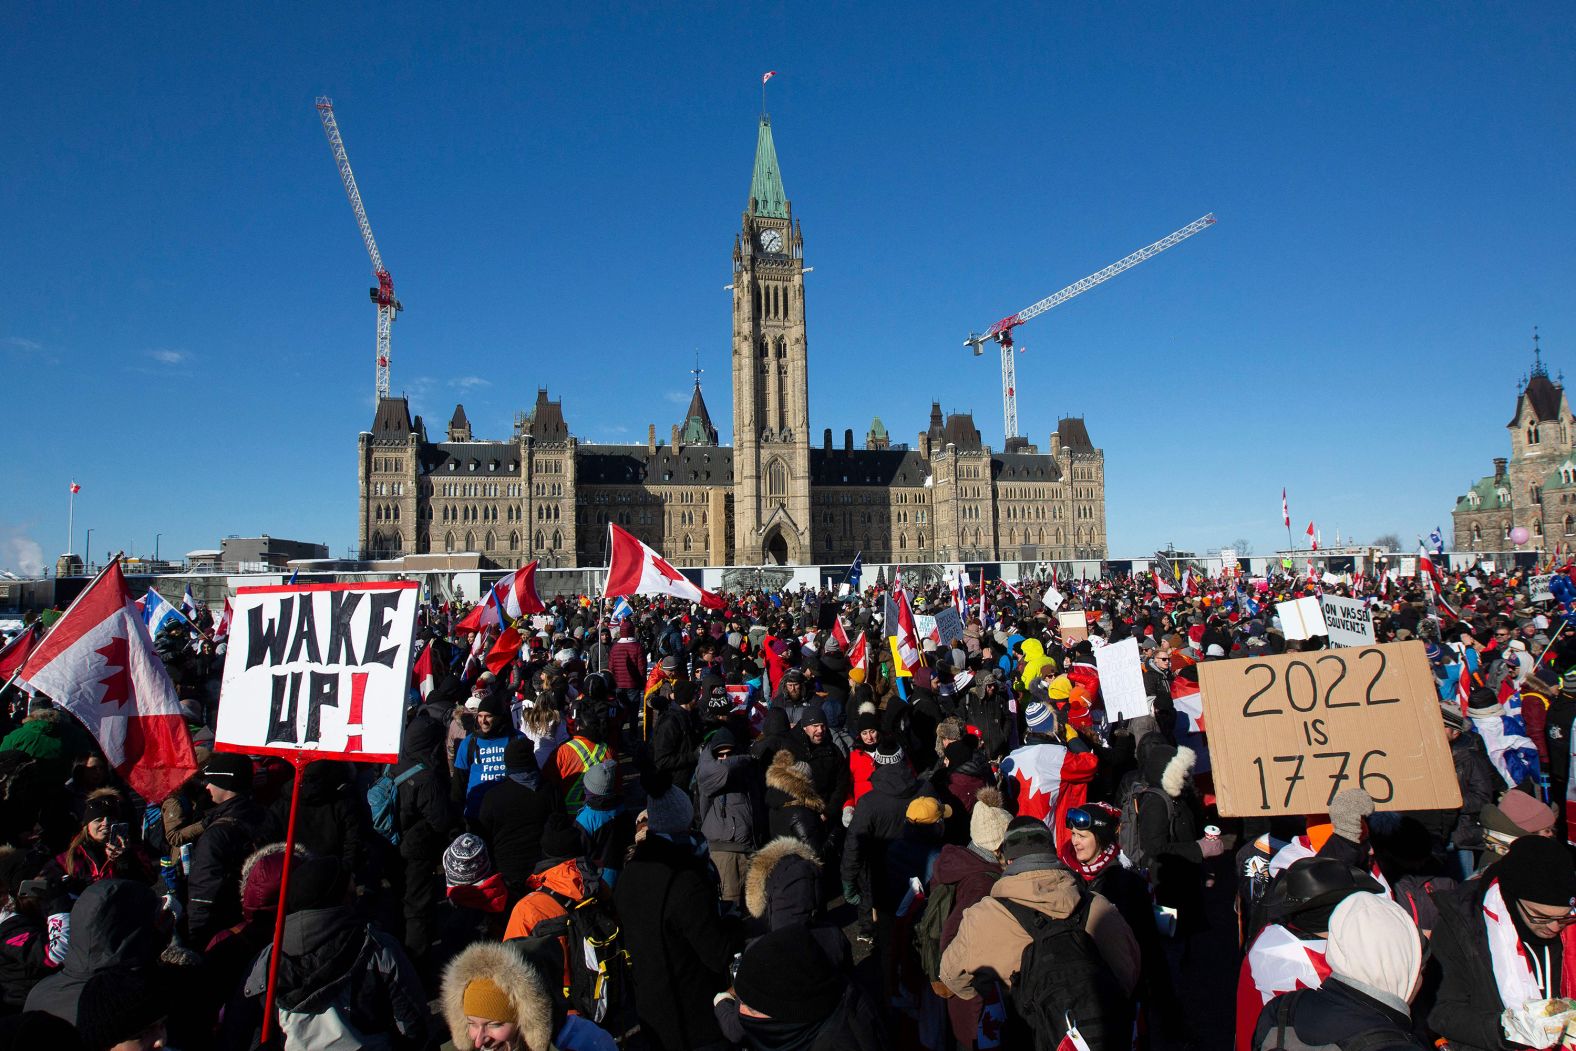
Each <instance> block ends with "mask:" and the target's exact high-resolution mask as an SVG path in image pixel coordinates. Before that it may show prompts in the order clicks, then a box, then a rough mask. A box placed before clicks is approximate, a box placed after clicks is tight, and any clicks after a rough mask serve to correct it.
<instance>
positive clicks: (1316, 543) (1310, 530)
mask: <svg viewBox="0 0 1576 1051" xmlns="http://www.w3.org/2000/svg"><path fill="white" fill-rule="evenodd" d="M1308 539H1309V540H1311V541H1313V549H1314V550H1315V551H1317V550H1319V534H1318V533H1316V532H1315V531H1314V528H1313V523H1312V522H1309V523H1308Z"/></svg>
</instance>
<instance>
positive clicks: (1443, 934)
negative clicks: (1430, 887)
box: [1428, 877, 1507, 1051]
mask: <svg viewBox="0 0 1576 1051" xmlns="http://www.w3.org/2000/svg"><path fill="white" fill-rule="evenodd" d="M1489 883H1490V881H1489V880H1487V879H1485V878H1482V877H1480V878H1478V879H1472V880H1467V881H1466V882H1465V883H1463V884H1462V885H1461V887H1460V889H1459V890H1457V891H1456V892H1455V893H1454V894H1446V893H1443V892H1441V893H1438V894H1435V895H1434V904H1435V905H1437V906H1438V907H1439V922H1438V925H1437V926H1435V927H1434V937H1433V940H1432V941H1430V943H1429V947H1430V948H1431V949H1432V950H1433V954H1434V959H1435V960H1437V961H1438V962H1439V968H1440V972H1441V979H1440V983H1439V995H1438V997H1437V998H1436V999H1435V1001H1434V1009H1433V1010H1432V1011H1430V1012H1429V1014H1428V1024H1429V1026H1430V1027H1431V1028H1432V1029H1433V1030H1434V1031H1435V1032H1437V1033H1438V1034H1439V1035H1440V1036H1442V1037H1444V1038H1445V1039H1446V1040H1449V1041H1450V1046H1451V1048H1452V1049H1453V1051H1498V1049H1500V1048H1503V1047H1505V1046H1507V1045H1506V1044H1505V1042H1504V1040H1503V1037H1502V1034H1503V1030H1502V1029H1501V1028H1500V1023H1499V1016H1500V1014H1501V1012H1503V1011H1504V1010H1505V1005H1504V1003H1502V1002H1501V1001H1500V998H1499V984H1498V983H1497V982H1496V981H1495V980H1494V967H1493V964H1492V962H1491V961H1490V957H1489V951H1488V928H1487V926H1485V925H1484V922H1483V896H1484V895H1485V894H1487V893H1488V888H1489Z"/></svg>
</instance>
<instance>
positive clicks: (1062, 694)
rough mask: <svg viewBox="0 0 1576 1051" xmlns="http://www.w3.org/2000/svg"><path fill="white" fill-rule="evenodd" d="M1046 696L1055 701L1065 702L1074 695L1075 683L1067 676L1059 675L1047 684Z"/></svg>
mask: <svg viewBox="0 0 1576 1051" xmlns="http://www.w3.org/2000/svg"><path fill="white" fill-rule="evenodd" d="M1045 695H1046V696H1047V697H1049V698H1050V699H1051V700H1053V701H1065V700H1066V699H1067V698H1069V697H1071V696H1072V695H1073V681H1072V680H1071V679H1069V678H1068V677H1067V676H1065V675H1058V676H1057V677H1056V678H1054V679H1052V680H1051V681H1050V682H1049V683H1047V684H1046V687H1045Z"/></svg>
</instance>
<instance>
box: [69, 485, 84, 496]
mask: <svg viewBox="0 0 1576 1051" xmlns="http://www.w3.org/2000/svg"><path fill="white" fill-rule="evenodd" d="M81 491H82V487H81V486H80V485H78V484H77V483H76V482H72V483H71V495H72V496H75V495H77V494H78V493H80V492H81Z"/></svg>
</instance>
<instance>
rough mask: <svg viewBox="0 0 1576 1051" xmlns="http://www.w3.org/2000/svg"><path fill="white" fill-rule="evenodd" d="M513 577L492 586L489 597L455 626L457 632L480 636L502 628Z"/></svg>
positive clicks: (472, 608)
mask: <svg viewBox="0 0 1576 1051" xmlns="http://www.w3.org/2000/svg"><path fill="white" fill-rule="evenodd" d="M513 579H514V578H513V577H504V578H503V579H502V580H500V581H498V583H496V584H494V585H493V586H492V590H491V591H489V592H487V597H486V598H485V599H483V600H482V601H481V602H478V603H477V604H476V605H474V606H472V607H471V611H470V612H469V613H467V614H465V616H463V617H461V618H460V622H459V623H458V624H456V625H454V630H455V631H456V632H475V633H476V634H477V635H478V636H480V635H481V633H482V632H483V631H484V630H485V629H487V628H496V627H500V626H502V624H503V607H504V603H505V602H506V601H507V600H508V597H509V585H510V582H511V581H512V580H513Z"/></svg>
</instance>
